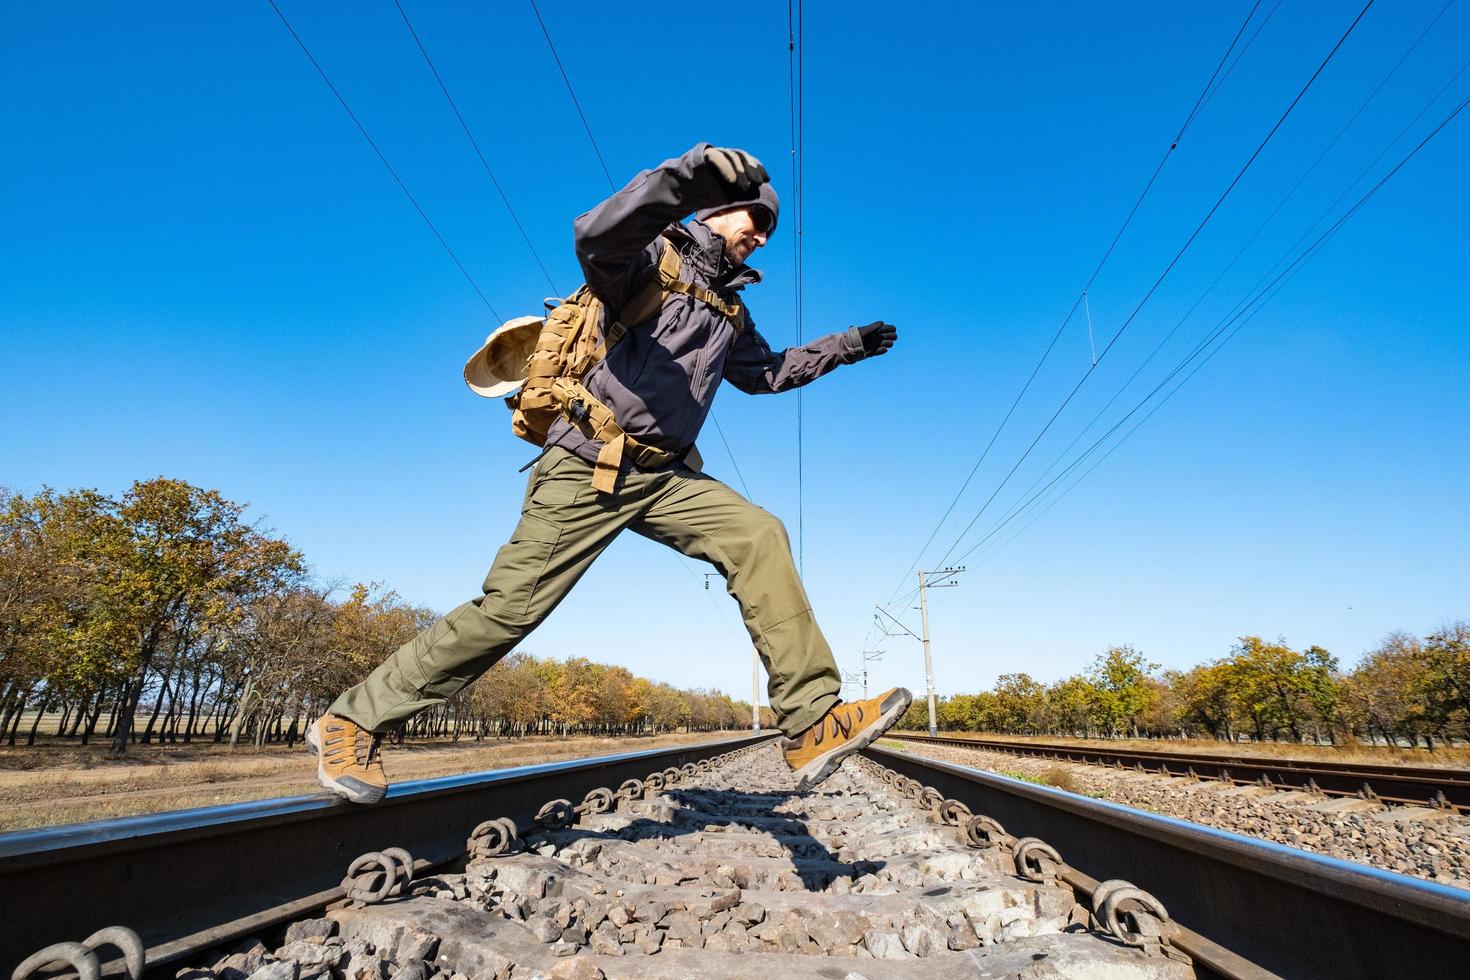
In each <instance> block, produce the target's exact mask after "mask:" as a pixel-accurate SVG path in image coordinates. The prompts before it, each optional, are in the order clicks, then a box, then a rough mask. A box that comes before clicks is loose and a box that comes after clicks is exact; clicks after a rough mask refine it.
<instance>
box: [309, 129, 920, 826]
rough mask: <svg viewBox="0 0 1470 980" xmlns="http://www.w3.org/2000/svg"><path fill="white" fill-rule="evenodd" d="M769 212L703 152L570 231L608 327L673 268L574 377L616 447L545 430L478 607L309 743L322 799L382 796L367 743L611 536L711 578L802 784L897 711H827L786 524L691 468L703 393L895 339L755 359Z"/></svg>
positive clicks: (574, 574)
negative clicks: (707, 567) (754, 291)
mask: <svg viewBox="0 0 1470 980" xmlns="http://www.w3.org/2000/svg"><path fill="white" fill-rule="evenodd" d="M691 213H693V214H694V218H693V220H691V221H689V222H688V223H681V222H682V219H684V218H685V217H686V216H688V215H689V214H691ZM779 213H780V205H779V203H778V201H777V199H776V192H775V190H774V189H772V187H771V184H770V181H769V179H768V177H767V175H766V171H765V168H764V167H762V166H761V164H760V161H759V160H757V159H756V158H755V157H753V156H751V155H750V154H748V153H745V152H744V151H742V150H736V149H726V148H721V147H712V146H710V145H709V144H706V143H701V144H699V145H698V146H696V147H694V148H693V149H691V150H689V151H688V152H687V153H685V154H683V155H682V156H679V157H676V158H674V159H672V160H668V161H665V162H664V163H663V164H661V165H659V166H658V167H655V168H654V169H652V170H648V171H645V172H643V173H641V174H639V175H638V176H637V177H635V178H634V179H633V181H632V183H630V184H628V186H626V187H624V188H623V189H622V190H620V191H618V192H617V193H616V194H614V195H613V196H612V197H610V198H608V199H607V200H606V201H604V202H602V204H600V205H598V206H597V207H596V208H594V209H592V210H591V211H589V212H587V213H586V214H584V215H582V216H581V217H579V218H578V219H577V220H576V222H575V226H574V230H575V240H576V250H577V259H578V261H579V262H580V263H581V265H582V271H583V273H584V274H585V275H586V278H587V286H588V288H589V289H590V291H591V293H592V294H594V295H595V296H596V298H597V299H599V300H601V302H602V304H603V305H604V307H605V309H606V310H607V311H608V312H607V315H606V322H607V323H612V322H613V319H614V317H615V314H617V313H618V312H619V311H623V310H624V309H625V307H627V306H629V305H630V304H634V303H635V298H637V297H640V296H647V295H649V294H648V292H647V288H646V287H647V284H648V283H649V282H650V281H651V280H653V279H654V278H656V277H657V276H659V275H660V273H661V271H662V272H666V271H667V269H668V268H669V264H668V260H669V257H671V256H674V255H675V253H676V255H677V259H676V263H675V265H674V268H676V269H677V277H671V278H666V279H665V280H664V282H665V287H664V291H663V293H662V298H661V300H657V301H656V303H655V307H656V308H655V309H654V311H653V313H652V315H650V316H646V317H644V318H643V319H642V320H641V321H640V322H637V323H630V324H627V325H626V327H627V329H626V333H625V334H624V335H623V336H622V337H621V338H620V340H619V341H618V342H617V343H616V344H615V345H609V346H608V349H607V353H606V357H605V359H603V360H601V361H600V362H598V363H597V364H596V366H595V367H593V368H592V369H591V370H590V371H589V372H588V374H587V375H586V377H585V378H583V379H581V380H582V383H583V384H584V385H585V390H586V391H587V392H588V393H590V395H591V396H592V397H593V398H594V399H596V401H597V402H600V403H601V404H602V405H604V406H606V407H607V408H608V409H610V410H611V413H612V416H613V417H614V418H615V419H616V426H617V427H618V429H619V430H620V431H621V432H622V433H624V434H626V447H627V449H626V450H625V448H624V442H623V440H622V438H621V437H619V439H618V440H617V446H616V447H613V446H609V445H608V444H607V443H608V442H609V441H612V440H599V439H598V438H597V437H596V433H597V432H602V433H604V434H605V433H606V432H607V431H608V429H606V428H603V429H595V428H593V426H592V425H591V424H589V422H588V420H587V418H586V415H585V413H580V414H579V413H576V412H572V413H568V415H566V416H561V417H558V418H557V420H556V421H555V422H554V423H552V424H551V426H550V430H549V432H548V433H547V438H546V445H547V446H548V447H549V448H548V450H547V451H546V452H545V454H544V455H543V456H542V457H541V458H540V459H539V460H538V462H537V463H536V465H535V467H534V468H533V469H532V471H531V476H530V479H529V481H528V482H527V485H526V496H525V504H524V506H523V508H522V511H521V519H520V523H519V524H517V525H516V529H515V531H514V532H513V533H512V534H511V538H510V541H509V543H507V544H506V545H505V546H504V547H502V548H501V549H500V551H499V552H498V553H497V554H496V556H495V561H494V563H493V564H492V566H491V568H490V573H489V575H488V576H486V578H485V582H484V586H483V592H484V594H483V595H482V596H479V597H477V598H475V599H472V600H470V601H469V602H467V603H465V604H464V605H462V606H460V607H458V608H457V609H455V610H453V611H452V612H450V613H449V615H447V616H445V617H444V618H443V619H441V620H440V621H439V622H437V623H435V624H434V625H433V626H432V627H430V628H429V629H427V630H425V631H424V632H422V633H420V634H419V635H418V636H416V637H414V638H413V639H412V640H410V641H409V642H408V643H406V644H404V645H403V646H402V647H400V648H399V649H398V651H397V652H396V653H394V654H393V655H392V656H391V657H389V658H388V659H387V660H386V661H384V662H383V663H382V664H381V665H380V666H379V667H378V668H377V669H376V670H374V671H373V672H372V673H371V674H370V675H368V677H367V679H366V680H364V681H363V682H362V683H361V684H359V685H357V686H356V687H354V688H352V689H351V690H349V691H347V692H346V693H344V694H342V695H341V696H340V697H339V698H337V700H336V702H335V703H333V704H332V706H331V708H330V709H329V710H328V712H327V713H326V714H324V715H323V716H322V717H321V718H319V719H318V720H317V721H316V723H315V724H313V725H312V726H311V728H310V729H309V730H308V733H307V737H306V741H307V744H308V746H309V747H310V748H311V750H312V751H313V752H315V753H316V754H317V780H318V781H319V782H320V783H321V784H322V785H323V786H325V787H326V788H328V789H330V790H332V791H333V792H335V793H338V794H340V795H341V796H345V797H346V798H347V799H349V800H352V801H353V802H356V803H376V802H378V801H379V800H381V799H382V798H383V796H384V794H385V792H386V791H387V787H388V781H387V778H386V776H385V775H384V772H383V764H382V760H381V758H380V756H379V744H380V741H381V739H382V736H383V734H384V733H385V732H388V731H391V730H392V729H393V728H394V727H396V726H397V725H399V724H401V723H402V722H403V721H405V720H406V719H408V718H410V717H412V716H413V715H414V714H416V713H418V712H420V711H422V710H424V709H425V708H429V707H431V706H433V705H436V704H439V703H441V702H443V701H444V700H446V699H447V698H450V697H453V696H454V695H455V694H456V693H458V692H459V691H460V690H461V689H462V688H464V687H465V686H466V685H467V684H469V683H470V682H471V681H473V680H474V679H475V678H477V677H479V676H480V675H481V674H482V673H484V672H485V671H486V670H488V669H489V668H490V667H491V666H493V665H494V664H495V663H496V661H498V660H500V658H501V657H503V656H505V655H506V654H507V653H509V652H510V651H511V650H512V649H513V648H514V647H515V646H516V644H518V643H519V642H520V641H521V640H522V639H523V638H524V637H525V636H526V635H527V634H529V633H530V632H531V631H532V630H534V629H535V628H536V627H537V626H538V625H540V623H541V622H542V621H543V620H544V619H545V618H546V617H547V616H548V615H550V614H551V611H552V610H553V609H555V608H556V605H557V603H559V602H561V600H562V599H563V598H564V597H565V596H566V594H567V593H568V592H569V591H570V590H571V589H572V587H573V586H574V585H575V584H576V583H577V580H578V579H580V578H581V577H582V574H583V573H584V572H585V571H586V570H587V568H588V566H590V565H591V564H592V562H593V560H594V559H596V558H597V556H598V555H600V554H601V553H602V551H603V549H605V548H606V547H607V546H608V545H609V544H610V543H612V540H613V538H615V537H617V536H618V535H619V534H620V533H622V532H623V531H624V530H629V529H630V530H632V531H633V532H634V533H636V534H641V535H643V536H644V537H646V538H651V539H653V540H654V541H658V542H661V543H663V544H666V545H668V546H669V547H671V548H673V549H675V550H676V551H678V552H679V553H681V554H683V555H686V556H688V557H690V558H698V559H700V560H702V561H707V562H709V563H711V564H713V565H714V566H715V567H716V568H717V569H718V570H719V571H720V573H721V574H722V575H723V576H724V577H725V581H726V584H727V587H728V589H729V592H730V594H731V595H732V596H734V597H735V600H736V601H737V602H738V603H739V604H740V612H741V616H742V617H743V618H744V620H745V626H746V628H747V629H748V630H749V631H750V638H751V641H752V642H753V643H754V644H755V647H756V650H757V651H758V652H759V654H760V658H761V661H762V662H763V663H764V665H765V668H766V673H767V674H768V676H769V683H768V692H769V695H770V703H771V709H772V711H773V712H775V715H776V719H777V721H776V724H777V726H778V727H779V728H780V729H781V731H782V732H783V733H784V734H785V735H786V738H785V739H784V740H783V743H782V748H783V752H784V754H785V758H786V762H787V764H788V765H790V766H791V768H792V770H794V772H795V774H796V776H797V778H798V785H799V786H800V788H802V789H806V788H809V787H811V786H814V785H816V784H817V783H820V782H821V781H822V780H824V779H826V778H827V777H828V776H829V775H831V774H832V773H833V772H835V771H836V769H837V767H838V766H840V765H841V764H842V760H843V759H844V758H846V757H847V756H848V755H850V754H852V753H853V752H855V751H857V750H858V749H860V748H862V747H863V746H865V745H867V744H868V743H870V742H872V741H873V740H874V739H876V738H877V737H878V736H879V735H881V734H882V733H883V732H885V731H887V730H888V729H889V728H890V727H891V726H892V725H893V724H894V723H895V722H896V721H897V720H898V719H899V718H900V717H901V716H902V715H903V713H904V712H905V711H906V710H907V709H908V706H909V704H910V702H911V701H912V700H913V697H912V695H911V694H910V693H909V692H908V691H907V690H904V689H903V688H893V689H890V690H888V691H885V692H884V693H883V694H880V695H879V696H877V697H875V698H871V699H869V700H866V701H842V700H841V699H840V698H839V696H838V695H839V692H840V690H841V686H842V682H841V676H840V675H839V673H838V670H837V664H836V662H835V661H834V660H833V659H832V651H831V648H830V647H828V645H827V641H826V640H825V639H824V638H823V636H822V633H821V630H819V629H818V628H817V623H816V619H815V618H814V617H813V615H812V610H811V606H810V603H809V602H808V600H807V595H806V590H805V589H804V588H803V587H802V584H801V579H800V578H799V577H798V576H797V572H796V567H795V564H794V562H793V561H792V557H791V545H790V542H789V541H788V539H787V537H786V530H785V528H784V527H783V526H782V524H781V522H780V521H779V520H777V519H776V518H775V517H774V516H772V515H771V514H770V513H768V512H766V511H765V510H762V509H761V508H760V507H757V506H756V505H755V504H753V503H751V502H750V501H748V500H746V499H745V498H744V497H742V496H740V494H738V493H736V492H735V491H734V490H732V489H731V488H730V487H728V486H726V485H725V484H723V483H721V482H720V481H719V480H716V479H714V478H713V477H710V476H708V475H706V474H704V473H701V472H699V471H698V463H697V456H696V455H695V454H694V452H693V450H694V442H695V438H696V437H697V436H698V435H699V431H700V428H701V427H702V426H703V425H704V420H705V418H706V417H707V416H708V415H709V411H710V405H711V403H712V402H713V401H714V397H715V391H716V389H717V388H718V387H719V384H720V381H721V380H724V381H728V382H730V383H731V384H733V385H734V386H735V387H737V388H739V389H740V390H741V391H744V392H746V393H747V394H752V395H757V394H769V393H773V392H780V391H790V390H791V389H793V388H799V387H801V386H802V385H805V384H807V383H809V382H811V381H814V380H816V379H817V378H819V377H821V376H822V375H824V374H826V373H827V372H829V371H831V370H832V369H833V368H835V367H837V366H838V365H839V364H853V363H855V362H857V361H860V360H862V359H864V358H866V357H875V356H877V355H879V354H882V353H884V352H886V351H887V350H888V349H889V348H890V347H892V346H893V344H894V342H895V341H896V340H897V337H898V331H897V330H896V329H895V328H894V327H893V326H891V325H890V324H887V323H883V322H876V323H870V324H868V325H867V326H864V327H850V328H848V329H847V330H844V331H841V332H838V333H833V334H829V335H827V336H825V337H822V338H820V339H818V340H815V341H813V342H812V343H809V344H806V345H805V346H802V347H791V348H787V349H786V350H784V351H781V352H779V353H777V352H774V351H772V350H771V348H770V346H769V345H768V344H767V343H766V340H765V338H764V337H762V336H761V335H760V333H759V332H757V331H756V329H755V324H754V322H753V321H752V319H751V317H750V314H749V312H748V310H747V309H746V308H745V306H744V305H743V303H742V302H741V301H740V295H739V294H740V292H741V290H743V289H744V288H745V287H746V286H750V285H754V284H756V283H758V282H760V279H761V275H760V273H759V272H757V271H756V270H755V269H752V268H750V267H749V266H747V265H746V264H745V263H746V260H747V259H749V258H750V256H751V255H752V254H753V253H754V252H755V250H756V249H758V248H760V247H762V246H763V245H765V244H766V242H767V240H768V239H769V237H770V235H771V234H772V233H773V232H774V231H775V229H776V219H777V217H778V216H779ZM670 246H672V248H670ZM619 322H621V321H619ZM468 377H469V375H468V374H467V378H468ZM519 377H524V374H521V375H519ZM613 448H616V449H617V450H618V452H617V453H610V452H609V450H610V449H613ZM609 459H612V460H615V463H614V467H615V468H611V469H610V468H609ZM614 474H615V476H614ZM595 480H596V481H597V482H598V483H599V487H594V485H593V484H594V481H595ZM609 488H610V489H609ZM609 621H612V620H611V618H610V620H609Z"/></svg>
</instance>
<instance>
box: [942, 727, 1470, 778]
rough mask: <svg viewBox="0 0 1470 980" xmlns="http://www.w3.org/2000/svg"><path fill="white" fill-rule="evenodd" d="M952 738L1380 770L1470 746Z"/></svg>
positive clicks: (1445, 761)
mask: <svg viewBox="0 0 1470 980" xmlns="http://www.w3.org/2000/svg"><path fill="white" fill-rule="evenodd" d="M941 734H943V735H946V736H951V737H955V738H990V739H997V740H1000V741H1006V742H1040V743H1042V744H1046V745H1075V746H1077V747H1078V748H1088V749H1117V750H1119V751H1129V750H1137V751H1140V752H1174V753H1177V754H1179V755H1190V754H1193V753H1198V754H1202V755H1234V756H1239V757H1241V758H1249V759H1310V760H1318V761H1322V762H1364V763H1376V764H1379V765H1401V766H1445V767H1447V768H1454V769H1464V768H1470V747H1466V746H1455V747H1440V748H1436V749H1435V750H1434V751H1433V752H1429V751H1427V750H1425V749H1423V748H1417V749H1407V748H1389V747H1387V746H1382V745H1353V746H1333V745H1299V744H1297V743H1295V742H1219V741H1216V740H1214V739H1173V738H1171V739H1147V738H1118V739H1100V738H1094V739H1085V738H1066V737H1063V736H1059V735H1045V736H1027V735H999V734H996V733H994V732H942V733H941Z"/></svg>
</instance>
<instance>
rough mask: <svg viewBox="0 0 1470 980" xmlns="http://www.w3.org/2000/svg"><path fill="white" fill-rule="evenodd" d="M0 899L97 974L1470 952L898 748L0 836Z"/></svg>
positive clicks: (499, 780) (1442, 926)
mask: <svg viewBox="0 0 1470 980" xmlns="http://www.w3.org/2000/svg"><path fill="white" fill-rule="evenodd" d="M467 835H468V839H466V838H467ZM360 852H367V853H362V854H361V856H360V857H355V855H358V854H359V853H360ZM344 871H345V872H346V873H347V877H346V878H345V879H344V878H343V877H342V876H343V873H344ZM0 895H4V896H5V905H6V914H5V915H4V916H0V951H3V954H4V958H3V960H0V962H3V963H4V964H6V965H7V968H8V967H9V966H11V965H15V964H20V965H21V966H23V967H26V969H27V970H29V969H30V968H31V967H36V966H38V965H39V964H38V963H37V962H36V959H37V958H36V957H32V961H31V962H30V963H21V960H22V959H23V958H24V957H26V956H27V955H28V954H31V953H32V952H33V951H36V950H37V949H38V948H39V947H40V946H43V945H46V944H49V943H54V942H70V943H71V944H72V945H70V946H66V947H62V948H59V949H56V950H51V951H48V952H45V953H41V954H40V956H39V959H42V960H56V959H58V958H63V959H69V960H70V961H71V962H72V963H74V964H75V965H76V969H75V970H74V972H75V973H77V974H78V975H80V976H81V977H82V978H83V980H93V977H94V976H95V975H98V974H101V975H106V974H108V973H118V974H122V973H130V974H132V975H134V976H137V975H138V974H140V973H141V972H143V971H144V970H146V971H147V972H148V973H149V974H151V975H153V976H166V975H172V974H175V973H176V972H177V971H179V969H180V968H181V967H195V968H197V969H195V970H193V971H192V972H189V973H187V974H181V975H187V976H188V977H190V980H209V978H211V977H213V978H218V980H244V978H247V977H254V978H255V980H343V978H347V980H430V978H438V980H492V978H501V980H506V978H510V980H520V978H522V977H532V976H538V975H539V976H547V977H563V978H565V977H575V978H589V980H595V978H597V977H599V976H604V977H609V978H615V977H628V978H649V980H652V978H655V977H659V978H662V977H750V976H759V975H763V974H764V975H770V976H780V977H783V978H784V977H831V978H843V977H847V978H853V980H855V978H861V977H866V978H868V980H880V978H884V977H894V978H908V977H915V978H917V977H924V978H925V980H938V978H944V977H968V976H984V975H989V976H992V977H1003V976H1014V977H1027V978H1041V977H1066V976H1079V975H1086V976H1097V977H1117V978H1120V980H1121V978H1130V977H1138V978H1159V980H1164V978H1170V980H1172V978H1176V977H1177V978H1185V977H1193V976H1201V977H1248V978H1259V977H1269V976H1275V975H1281V976H1291V977H1310V976H1334V977H1338V976H1344V975H1348V976H1376V977H1392V976H1425V975H1437V974H1444V975H1452V974H1453V973H1454V972H1455V971H1457V970H1459V969H1461V968H1462V967H1463V964H1464V962H1465V957H1466V955H1467V953H1470V893H1466V892H1460V891H1456V890H1453V889H1448V888H1443V887H1439V886H1434V885H1430V884H1427V883H1424V882H1419V881H1416V880H1414V879H1408V878H1403V877H1401V876H1398V875H1392V874H1387V873H1380V872H1374V871H1372V870H1371V869H1366V868H1362V867H1358V866H1353V865H1348V864H1345V863H1343V862H1338V861H1332V860H1330V859H1325V858H1320V857H1317V856H1314V855H1309V854H1306V853H1304V852H1296V851H1291V850H1290V849H1287V848H1282V847H1277V846H1273V845H1268V844H1262V843H1260V842H1257V841H1252V840H1249V839H1246V838H1241V837H1237V836H1235V835H1232V834H1227V833H1223V832H1219V831H1213V830H1210V829H1209V828H1203V827H1199V826H1197V825H1190V824H1183V823H1181V822H1179V821H1173V820H1168V819H1166V818H1161V817H1157V816H1154V815H1151V814H1145V813H1140V812H1138V811H1132V810H1128V809H1126V808H1123V807H1118V806H1115V805H1112V804H1107V803H1103V802H1100V801H1093V800H1087V799H1082V798H1079V797H1075V796H1072V795H1070V794H1065V793H1059V792H1058V791H1055V790H1051V789H1049V788H1046V787H1040V786H1035V785H1031V784H1027V783H1022V782H1019V781H1016V780H1010V779H1006V778H1005V777H1000V776H995V775H993V774H988V773H983V772H979V771H977V770H972V769H967V768H964V767H959V766H952V765H947V764H943V763H937V762H933V761H930V760H923V759H918V758H915V757H913V756H911V755H908V754H904V753H894V752H889V751H887V750H884V749H882V748H878V747H872V748H870V749H869V750H868V751H867V752H866V753H865V754H864V757H863V758H861V759H855V760H852V761H850V762H849V763H848V765H846V766H845V767H844V768H843V769H842V770H841V771H840V772H839V773H838V774H837V775H835V776H834V777H832V779H830V780H829V781H828V782H827V783H825V784H823V786H821V787H819V788H818V790H817V791H815V792H813V793H805V794H802V793H797V792H795V791H794V789H793V784H792V781H791V778H790V776H789V773H788V772H787V770H786V769H785V767H784V765H783V764H782V762H781V760H780V757H779V755H778V754H777V753H776V752H775V750H774V747H773V746H771V745H770V744H769V743H767V744H761V742H760V741H759V740H757V739H742V740H735V741H732V742H724V743H714V744H709V745H703V746H692V747H688V746H686V747H681V748H679V749H674V750H661V751H655V752H647V753H635V754H631V755H624V756H612V757H606V758H603V759H592V760H581V761H578V762H575V763H562V764H556V765H546V766H534V767H525V768H522V769H518V770H506V771H502V772H496V773H486V774H478V775H475V776H467V777H454V778H450V779H438V780H426V781H422V782H419V783H413V784H404V785H399V786H395V787H394V790H393V792H392V794H391V795H390V797H389V799H388V800H387V801H385V802H384V803H383V804H381V805H379V806H377V807H370V808H362V807H351V806H348V805H346V804H336V803H333V802H331V801H330V800H329V799H327V798H323V797H315V796H313V797H299V798H295V799H292V800H276V801H263V802H261V803H258V804H243V805H235V806H228V807H219V808H212V809H208V810H202V811H187V812H184V813H180V814H166V815H160V816H157V817H147V818H128V819H125V820H116V821H107V822H103V823H99V824H92V825H79V826H77V827H71V828H54V829H50V830H44V831H30V832H23V833H18V834H8V835H0ZM117 925H123V926H127V927H129V930H132V931H129V930H123V929H116V928H114V929H112V930H111V931H102V932H99V930H103V929H104V927H107V926H117ZM135 934H136V936H137V937H138V938H137V939H136V940H133V939H130V938H129V937H132V936H134V935H135ZM114 946H116V947H117V948H118V949H120V950H122V951H123V952H126V953H129V954H130V955H128V956H116V957H114V958H113V959H112V960H111V961H110V962H104V961H105V960H106V958H107V956H108V954H109V953H110V952H111V950H112V947H114ZM89 947H95V948H96V950H97V951H96V952H92V951H91V950H90V949H89ZM130 947H131V948H130ZM144 963H146V966H145V965H144ZM48 969H50V971H51V972H52V973H53V974H55V973H56V972H57V971H58V970H62V971H64V970H65V969H66V967H65V966H63V965H61V964H56V965H53V966H51V967H49V968H48ZM21 972H25V971H21ZM18 975H19V974H18Z"/></svg>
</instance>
